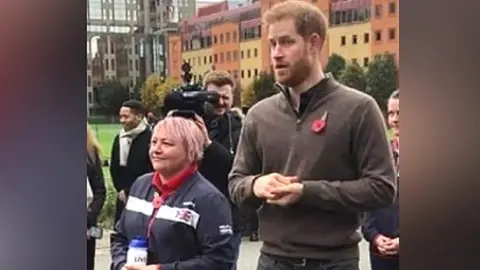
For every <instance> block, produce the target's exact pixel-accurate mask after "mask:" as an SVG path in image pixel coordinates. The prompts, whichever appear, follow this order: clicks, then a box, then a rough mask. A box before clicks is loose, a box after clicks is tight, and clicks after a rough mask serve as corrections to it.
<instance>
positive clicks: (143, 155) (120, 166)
mask: <svg viewBox="0 0 480 270" xmlns="http://www.w3.org/2000/svg"><path fill="white" fill-rule="evenodd" d="M144 115H145V108H144V106H143V104H142V103H141V102H139V101H137V100H129V101H125V102H124V103H123V104H122V107H121V108H120V111H119V117H120V123H121V124H122V129H121V130H120V133H119V134H117V136H115V138H114V140H113V145H112V152H111V156H110V176H111V177H112V182H113V185H114V186H115V189H116V191H117V192H118V198H117V201H116V210H115V223H116V222H117V221H118V219H119V218H120V215H121V214H122V211H123V209H124V207H125V203H126V202H127V197H128V192H129V189H130V187H131V186H132V184H133V182H134V181H135V180H136V179H137V178H138V177H139V176H141V175H144V174H146V173H149V172H152V171H153V168H152V164H151V162H150V159H149V156H148V148H149V144H150V139H151V136H152V131H151V129H150V128H148V126H147V124H146V123H145V121H144Z"/></svg>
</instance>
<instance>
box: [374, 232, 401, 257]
mask: <svg viewBox="0 0 480 270" xmlns="http://www.w3.org/2000/svg"><path fill="white" fill-rule="evenodd" d="M375 245H376V246H377V249H378V251H380V253H381V254H383V255H395V254H398V252H399V250H400V239H399V238H398V237H397V238H393V239H391V238H388V237H386V236H383V235H379V236H377V238H375Z"/></svg>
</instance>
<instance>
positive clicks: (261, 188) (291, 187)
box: [253, 173, 303, 206]
mask: <svg viewBox="0 0 480 270" xmlns="http://www.w3.org/2000/svg"><path fill="white" fill-rule="evenodd" d="M253 193H254V194H255V196H257V197H258V198H261V199H266V201H267V203H270V204H276V205H281V206H286V205H290V204H293V203H295V202H297V201H298V200H299V199H300V197H301V196H302V193H303V184H302V183H300V182H299V180H298V177H296V176H284V175H281V174H278V173H271V174H267V175H264V176H261V177H259V178H258V179H257V180H256V181H255V184H254V185H253Z"/></svg>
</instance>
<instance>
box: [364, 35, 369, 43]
mask: <svg viewBox="0 0 480 270" xmlns="http://www.w3.org/2000/svg"><path fill="white" fill-rule="evenodd" d="M368 42H370V34H369V33H365V34H363V43H368Z"/></svg>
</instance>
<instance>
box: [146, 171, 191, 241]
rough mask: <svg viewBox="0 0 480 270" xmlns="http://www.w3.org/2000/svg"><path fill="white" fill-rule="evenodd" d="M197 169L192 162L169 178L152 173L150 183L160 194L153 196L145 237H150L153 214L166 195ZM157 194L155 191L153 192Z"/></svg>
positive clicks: (153, 219) (165, 198)
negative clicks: (151, 211)
mask: <svg viewBox="0 0 480 270" xmlns="http://www.w3.org/2000/svg"><path fill="white" fill-rule="evenodd" d="M196 171H197V165H196V164H192V165H191V166H189V167H187V168H186V169H184V170H182V171H180V172H178V173H177V174H175V175H173V176H172V177H170V178H169V179H165V180H163V181H162V176H161V175H160V174H159V173H158V172H155V173H154V174H153V179H152V185H153V186H154V187H155V188H156V189H157V190H158V191H160V193H161V195H160V196H155V197H154V198H153V201H152V204H153V208H154V210H153V214H152V218H151V219H150V222H149V223H148V227H147V237H148V238H150V233H151V229H152V225H153V222H154V221H155V215H156V214H157V211H158V209H159V208H160V207H161V206H162V205H163V203H164V202H165V200H167V198H168V196H170V195H171V194H172V193H173V192H175V190H176V189H177V188H178V187H179V186H180V185H181V184H183V182H185V181H186V180H187V179H189V178H190V176H192V175H193V174H194V173H195V172H196ZM155 194H157V193H155Z"/></svg>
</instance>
